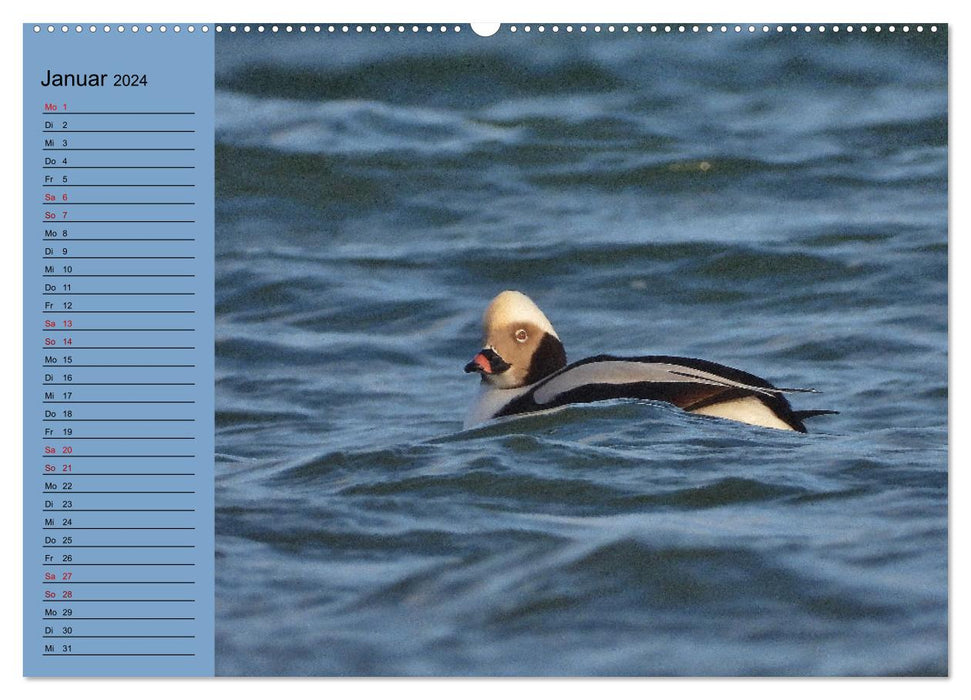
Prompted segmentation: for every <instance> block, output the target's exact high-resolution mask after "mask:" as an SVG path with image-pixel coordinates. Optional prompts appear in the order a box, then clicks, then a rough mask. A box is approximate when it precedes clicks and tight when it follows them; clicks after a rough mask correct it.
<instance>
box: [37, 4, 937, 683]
mask: <svg viewBox="0 0 971 700" xmlns="http://www.w3.org/2000/svg"><path fill="white" fill-rule="evenodd" d="M23 46H24V75H23V125H24V127H23V129H24V133H23V144H24V145H23V149H24V150H23V153H24V156H23V163H24V166H23V169H24V171H23V193H24V194H23V196H24V201H23V212H24V213H23V221H24V231H23V246H24V247H23V249H24V260H23V275H24V306H23V352H24V406H23V416H24V435H23V453H24V464H23V474H24V494H23V503H24V525H23V582H24V583H23V585H24V588H23V591H24V593H23V620H24V623H23V629H24V638H23V654H24V655H23V658H24V669H23V670H24V675H26V676H35V677H45V676H69V677H70V676H103V677H107V676H136V677H138V676H150V677H151V676H212V675H223V676H236V675H258V676H277V675H280V676H740V675H741V676H752V675H769V676H859V675H866V676H881V675H915V676H940V675H947V674H948V672H949V671H948V619H947V614H948V612H947V611H948V585H947V571H948V556H947V540H948V527H947V499H948V493H947V446H948V432H947V391H948V374H947V341H948V330H947V260H948V230H947V202H948V200H947V196H948V195H947V186H948V181H947V158H948V86H947V79H948V26H947V24H944V23H932V22H914V23H877V22H874V23H861V24H819V23H814V24H791V23H786V24H780V23H757V24H721V23H713V24H708V23H700V24H699V23H674V24H671V23H662V24H652V23H628V24H625V23H573V24H570V23H547V24H543V23H531V24H528V23H527V24H512V25H510V24H503V25H494V26H485V25H476V26H475V27H473V26H470V25H467V24H453V23H450V24H397V23H389V24H384V23H373V24H372V23H367V24H353V23H349V24H343V23H342V24H328V23H308V24H272V23H270V24H218V23H212V24H207V23H158V24H114V23H112V24H103V23H97V24H90V23H83V24H59V23H58V24H47V23H44V24H40V23H37V24H33V23H31V24H25V25H24V26H23ZM504 290H505V291H504ZM497 295H498V296H497ZM504 295H505V296H504ZM527 295H528V296H527ZM510 300H512V301H510ZM540 309H542V311H540ZM483 311H485V316H483ZM517 314H520V315H524V318H518V317H516V315H517ZM507 317H508V318H507ZM514 317H515V318H514ZM497 318H498V319H499V320H497ZM507 321H510V322H515V323H518V324H519V325H517V326H516V328H514V329H512V330H514V331H515V333H514V334H513V335H511V336H510V338H511V340H509V341H508V343H509V345H504V344H503V343H504V342H506V341H503V340H502V339H501V338H500V336H499V335H497V334H498V333H500V330H497V329H499V328H500V326H501V328H502V329H505V326H504V325H502V324H505V323H506V322H507ZM515 323H514V325H515ZM519 326H522V327H521V328H520V327H519ZM554 327H555V328H556V330H555V331H554V330H553V328H554ZM510 328H511V326H510ZM502 332H505V330H502ZM534 334H541V335H543V341H542V342H541V343H540V347H539V349H537V350H535V354H533V355H532V356H529V357H527V359H526V360H524V361H523V362H525V364H523V365H522V369H521V372H522V375H523V376H525V377H526V378H525V379H523V380H522V381H520V382H519V384H516V383H515V381H516V380H514V379H512V377H514V376H517V375H516V372H519V371H520V364H519V363H520V361H519V360H517V359H516V358H517V357H518V356H517V355H516V354H515V353H517V352H519V349H518V348H519V346H520V345H522V346H525V347H527V348H528V347H529V343H530V342H531V341H532V338H533V335H534ZM552 339H555V344H556V345H557V346H558V349H557V350H556V352H555V353H552V354H550V343H553V342H554V341H553V340H552ZM560 355H562V358H561V359H557V358H559V357H560ZM470 357H471V358H472V360H471V362H470V361H469V358H470ZM581 358H587V359H583V360H581ZM544 363H546V364H544ZM550 363H552V364H550ZM568 363H572V364H568ZM605 363H606V364H605ZM610 363H614V364H610ZM638 363H640V364H650V372H649V373H647V374H645V373H644V372H646V370H643V369H635V368H634V366H635V365H637V364H638ZM547 364H549V367H548V368H546V365H547ZM659 367H660V369H659ZM598 368H599V369H598ZM630 372H635V373H636V372H641V374H640V375H636V374H635V375H631V376H632V377H636V378H629V377H627V378H625V377H626V375H625V374H624V373H630ZM662 372H663V373H664V374H662ZM571 373H572V375H571ZM469 375H472V376H469ZM571 376H573V377H576V378H575V379H570V377H571ZM763 377H764V379H763ZM557 378H559V384H557V383H556V381H557ZM571 382H573V383H571ZM770 382H771V383H770ZM689 385H690V386H689ZM520 386H522V387H524V388H523V389H522V390H521V389H520ZM699 386H701V387H702V388H703V390H704V391H707V392H709V393H703V394H698V393H697V391H698V387H699ZM544 387H545V388H544ZM605 387H606V389H605ZM618 387H620V388H618ZM631 387H635V388H631ZM712 387H716V389H717V392H725V391H728V392H729V393H726V394H722V393H717V394H711V393H710V392H711V390H712ZM778 387H792V388H784V389H779V388H778ZM491 389H495V390H496V391H498V393H496V394H488V392H489V391H490V390H491ZM480 390H481V391H482V392H486V394H488V396H487V398H486V399H481V398H479V399H476V398H475V396H476V391H480ZM527 390H528V391H527ZM524 391H525V392H526V393H523V392H524ZM504 392H505V393H504ZM510 392H511V393H510ZM686 392H687V393H686ZM688 394H690V399H688V398H684V397H685V396H687V395H688ZM497 397H498V398H497ZM476 401H479V403H478V404H476V403H475V402H476ZM483 401H485V403H483ZM497 401H498V403H496V402H497ZM490 402H491V403H490ZM470 405H471V406H472V409H471V410H469V411H468V412H467V410H468V408H469V406H470ZM753 406H754V407H757V410H756V409H755V408H753ZM752 411H755V413H753V412H752ZM766 412H768V413H766ZM763 414H764V415H763ZM463 416H465V422H464V423H463Z"/></svg>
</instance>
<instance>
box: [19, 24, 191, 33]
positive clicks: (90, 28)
mask: <svg viewBox="0 0 971 700" xmlns="http://www.w3.org/2000/svg"><path fill="white" fill-rule="evenodd" d="M209 30H210V27H209V25H206V24H203V25H200V26H198V27H197V26H196V25H194V24H187V25H185V26H183V25H181V24H173V25H167V24H160V25H157V26H156V25H152V24H145V25H138V24H132V25H129V26H126V25H124V24H117V25H114V26H112V25H110V24H104V25H101V26H98V25H96V24H89V25H87V26H84V25H81V24H75V25H73V26H69V25H67V24H61V25H53V24H48V25H47V26H46V27H44V26H41V25H39V24H35V25H34V34H40V33H41V32H45V31H46V32H47V33H48V34H53V33H54V32H61V33H62V34H67V33H68V32H74V33H75V34H81V33H84V32H87V33H88V34H95V33H97V32H102V33H104V34H109V33H111V32H117V33H118V34H124V33H125V32H131V33H132V34H137V33H138V32H145V33H146V34H151V33H152V32H160V33H162V34H165V33H166V32H169V31H171V32H175V33H176V34H181V33H182V32H188V33H189V34H193V33H195V32H196V31H200V32H202V33H203V34H205V33H207V32H209Z"/></svg>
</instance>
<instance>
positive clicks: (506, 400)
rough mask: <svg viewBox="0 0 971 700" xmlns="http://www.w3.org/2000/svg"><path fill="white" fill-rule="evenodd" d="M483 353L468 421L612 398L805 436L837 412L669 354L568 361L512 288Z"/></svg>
mask: <svg viewBox="0 0 971 700" xmlns="http://www.w3.org/2000/svg"><path fill="white" fill-rule="evenodd" d="M482 335H483V340H482V349H481V350H480V351H479V352H478V354H476V356H475V357H473V358H472V361H471V362H469V363H468V364H467V365H466V366H465V371H466V372H477V373H478V374H480V375H481V376H482V385H481V392H480V394H479V397H478V399H477V400H476V402H475V404H474V405H473V406H472V408H471V410H470V411H469V414H468V416H467V417H466V420H465V426H464V427H465V428H471V427H474V426H476V425H479V424H481V423H484V422H486V421H488V420H491V419H493V418H500V417H504V416H514V415H519V414H523V413H533V412H536V411H545V410H549V409H552V408H557V407H559V406H566V405H568V404H576V403H591V402H593V401H604V400H607V399H649V400H654V401H665V402H667V403H670V404H673V405H675V406H677V407H678V408H681V409H683V410H685V411H687V412H689V413H696V414H699V415H705V416H716V417H718V418H727V419H729V420H734V421H739V422H742V423H749V424H751V425H758V426H762V427H766V428H777V429H779V430H794V431H798V432H800V433H804V432H806V426H805V425H803V419H805V418H808V417H810V416H816V415H821V414H826V413H836V411H794V410H793V409H792V406H791V405H790V404H789V401H788V400H787V399H786V398H785V396H783V394H784V393H788V392H812V391H813V390H812V389H780V388H778V387H775V386H773V385H772V384H770V383H769V382H767V381H765V380H764V379H762V378H760V377H756V376H755V375H753V374H749V373H748V372H743V371H741V370H737V369H733V368H731V367H726V366H725V365H720V364H717V363H715V362H709V361H707V360H697V359H693V358H689V357H671V356H667V355H645V356H641V357H614V356H612V355H597V356H596V357H588V358H587V359H584V360H579V361H577V362H573V363H571V364H567V361H566V351H565V350H564V348H563V343H562V342H561V341H560V338H559V336H558V335H557V334H556V331H555V330H553V325H552V324H551V323H550V322H549V319H547V318H546V315H545V314H544V313H543V312H542V311H541V310H540V308H539V307H538V306H536V304H534V303H533V300H532V299H530V298H529V297H528V296H526V295H525V294H522V293H521V292H513V291H505V292H502V293H501V294H499V295H498V296H497V297H496V298H495V299H493V300H492V302H491V303H490V304H489V306H488V308H486V310H485V314H484V315H483V317H482Z"/></svg>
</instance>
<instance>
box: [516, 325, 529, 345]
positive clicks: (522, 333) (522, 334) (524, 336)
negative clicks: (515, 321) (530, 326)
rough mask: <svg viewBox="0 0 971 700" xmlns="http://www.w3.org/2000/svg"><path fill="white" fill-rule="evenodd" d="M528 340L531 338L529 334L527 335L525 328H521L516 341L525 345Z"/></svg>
mask: <svg viewBox="0 0 971 700" xmlns="http://www.w3.org/2000/svg"><path fill="white" fill-rule="evenodd" d="M528 338H529V334H528V333H526V329H525V328H520V329H519V330H518V331H516V341H517V342H520V343H525V342H526V340H527V339H528Z"/></svg>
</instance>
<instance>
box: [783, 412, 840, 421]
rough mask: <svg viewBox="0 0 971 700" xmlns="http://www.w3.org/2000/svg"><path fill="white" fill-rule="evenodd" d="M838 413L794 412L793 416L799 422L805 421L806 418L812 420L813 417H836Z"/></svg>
mask: <svg viewBox="0 0 971 700" xmlns="http://www.w3.org/2000/svg"><path fill="white" fill-rule="evenodd" d="M838 413H839V411H793V412H792V415H794V416H795V417H796V418H798V419H799V420H803V419H805V418H812V417H813V416H825V415H830V414H832V415H836V414H838Z"/></svg>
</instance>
